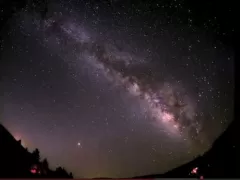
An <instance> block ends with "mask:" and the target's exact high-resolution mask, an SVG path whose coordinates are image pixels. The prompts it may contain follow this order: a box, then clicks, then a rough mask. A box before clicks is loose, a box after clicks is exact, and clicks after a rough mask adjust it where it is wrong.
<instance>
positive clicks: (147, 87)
mask: <svg viewBox="0 0 240 180" xmlns="http://www.w3.org/2000/svg"><path fill="white" fill-rule="evenodd" d="M214 6H216V7H217V4H215V5H213V4H210V3H209V4H208V3H206V2H205V4H204V1H203V2H201V4H199V5H198V4H196V5H193V4H190V2H187V1H185V0H173V1H172V0H169V1H155V0H153V1H142V0H141V1H140V0H139V1H127V0H125V1H124V0H122V1H121V0H118V1H116V0H115V1H102V2H101V3H96V2H94V1H80V0H79V1H73V0H72V1H65V2H61V1H56V2H53V1H51V3H49V4H48V13H47V14H46V17H45V18H44V19H42V18H40V15H39V13H37V12H32V11H31V12H30V11H29V7H26V8H24V9H23V10H22V11H21V12H19V13H17V14H16V15H15V16H14V17H13V18H12V19H10V20H9V22H8V24H7V25H6V27H5V29H4V30H3V33H4V35H3V44H2V47H1V59H2V60H3V61H4V66H1V72H2V74H3V76H2V77H3V78H1V79H2V80H1V89H2V90H3V96H1V103H2V104H3V107H4V109H3V111H1V119H0V122H1V123H2V124H3V125H4V126H5V127H6V128H7V129H9V131H10V132H11V133H12V134H13V135H14V137H15V138H16V139H21V140H22V143H23V145H24V146H25V147H27V148H28V149H29V150H33V149H35V148H38V149H39V150H40V153H41V157H42V158H45V157H46V158H47V159H48V161H49V163H50V166H51V167H56V166H58V165H61V166H64V167H66V169H67V170H68V171H72V172H73V175H74V176H75V177H86V178H91V177H132V176H140V175H147V174H155V173H163V172H166V171H168V170H170V169H172V168H174V167H176V166H179V165H181V164H183V163H186V162H188V161H190V160H192V159H193V158H194V157H196V156H198V155H200V154H203V153H204V152H205V151H206V150H207V149H208V148H210V147H211V145H212V143H213V141H214V140H215V139H216V138H217V137H218V136H219V135H220V134H221V133H222V132H223V131H224V130H225V129H226V128H227V126H228V124H229V123H230V122H231V121H232V115H233V113H232V111H233V86H234V79H233V69H234V68H233V64H234V63H233V61H234V51H233V48H232V46H231V44H230V43H229V42H230V40H229V39H231V34H233V33H234V30H235V29H234V28H233V27H232V26H231V23H230V20H231V19H230V20H229V19H228V20H226V22H225V21H224V20H222V19H221V18H222V17H221V16H220V15H219V14H220V13H219V12H217V11H214V10H213V9H211V7H214ZM219 11H220V10H219ZM231 11H232V10H231V8H229V7H228V5H224V13H225V15H226V16H227V15H229V14H231ZM214 13H215V14H214ZM222 21H224V22H225V24H227V21H228V22H229V23H228V26H225V24H224V23H222ZM2 90H1V92H2Z"/></svg>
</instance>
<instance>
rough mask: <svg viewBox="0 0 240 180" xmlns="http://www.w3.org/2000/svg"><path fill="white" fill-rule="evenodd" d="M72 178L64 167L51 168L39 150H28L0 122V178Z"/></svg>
mask: <svg viewBox="0 0 240 180" xmlns="http://www.w3.org/2000/svg"><path fill="white" fill-rule="evenodd" d="M3 177H4V178H30V177H31V178H36V177H38V178H73V175H72V173H68V172H67V171H66V170H65V169H64V168H62V167H58V168H56V170H51V169H50V168H49V166H48V161H47V159H43V160H42V161H41V160H40V152H39V150H38V149H35V150H34V151H33V152H29V151H28V150H27V148H24V147H23V146H22V145H21V141H17V140H15V138H14V137H13V136H12V135H11V134H10V133H9V132H8V130H7V129H6V128H5V127H4V126H2V125H1V124H0V178H3Z"/></svg>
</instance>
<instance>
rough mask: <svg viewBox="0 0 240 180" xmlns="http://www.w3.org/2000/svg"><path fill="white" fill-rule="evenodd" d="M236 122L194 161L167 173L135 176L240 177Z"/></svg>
mask: <svg viewBox="0 0 240 180" xmlns="http://www.w3.org/2000/svg"><path fill="white" fill-rule="evenodd" d="M236 127H237V125H236V122H235V121H234V122H232V123H231V124H230V125H229V127H228V128H227V130H226V131H225V132H224V133H223V134H222V135H221V136H220V137H219V138H218V139H217V140H216V141H215V142H214V143H213V145H212V148H211V149H210V150H209V151H207V152H206V153H205V154H204V155H202V156H199V157H197V158H196V159H194V160H193V161H191V162H189V163H187V164H184V165H182V166H180V167H178V168H175V169H173V170H171V171H169V172H167V173H165V174H154V175H147V176H139V177H135V178H189V177H201V176H202V177H204V178H239V177H240V171H239V168H240V166H237V163H239V158H238V156H237V150H236V149H237V147H236V144H237V143H236V138H237V136H236V132H237V131H236Z"/></svg>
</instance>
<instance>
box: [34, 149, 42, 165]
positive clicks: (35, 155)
mask: <svg viewBox="0 0 240 180" xmlns="http://www.w3.org/2000/svg"><path fill="white" fill-rule="evenodd" d="M32 157H33V163H36V164H38V163H39V161H40V152H39V150H38V149H37V148H36V149H35V150H34V151H33V152H32Z"/></svg>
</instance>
